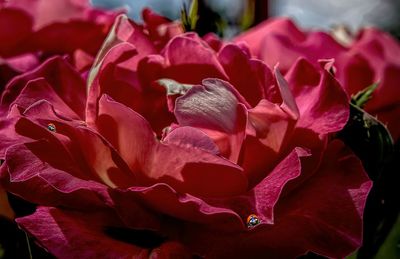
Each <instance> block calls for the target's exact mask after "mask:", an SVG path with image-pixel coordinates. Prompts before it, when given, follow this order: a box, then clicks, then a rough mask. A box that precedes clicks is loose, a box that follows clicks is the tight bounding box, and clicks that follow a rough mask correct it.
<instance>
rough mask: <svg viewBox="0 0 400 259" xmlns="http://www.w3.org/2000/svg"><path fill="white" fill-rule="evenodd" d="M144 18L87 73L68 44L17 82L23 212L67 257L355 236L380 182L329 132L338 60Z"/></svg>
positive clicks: (237, 251) (14, 98)
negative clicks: (278, 53) (29, 210)
mask: <svg viewBox="0 0 400 259" xmlns="http://www.w3.org/2000/svg"><path fill="white" fill-rule="evenodd" d="M138 28H141V27H140V26H139V25H137V24H135V23H133V22H131V21H129V20H127V19H126V18H124V17H123V16H119V17H118V18H117V20H116V22H115V25H114V27H113V29H112V31H111V32H110V34H109V37H108V38H107V40H106V42H105V44H104V45H103V46H104V47H103V49H102V50H101V51H100V53H99V54H98V56H97V58H96V61H95V63H94V66H93V68H92V70H91V72H90V73H89V77H88V89H86V88H85V81H84V80H83V79H82V77H81V74H80V73H79V72H77V71H76V70H75V68H74V67H73V66H71V65H70V64H68V62H67V61H66V60H65V59H63V58H60V57H54V58H52V59H49V60H47V61H46V62H45V63H43V64H42V65H41V66H40V67H39V68H38V69H37V70H35V71H32V72H30V73H26V74H24V75H22V76H20V77H18V78H15V79H14V80H12V81H11V82H10V83H9V84H8V85H7V88H6V91H5V92H4V93H3V95H2V99H1V103H0V109H1V110H2V111H3V113H4V114H6V115H5V116H4V117H3V119H2V121H1V124H0V134H2V135H3V136H6V137H4V141H2V142H1V144H0V158H4V160H5V161H4V163H3V165H2V166H1V170H0V176H1V177H0V179H1V184H2V186H3V187H4V188H5V189H6V190H7V191H9V192H11V193H14V194H16V195H18V196H20V197H22V198H24V199H26V200H28V201H30V202H33V203H36V204H38V205H39V207H38V209H37V210H36V212H35V213H34V214H32V215H28V216H25V217H22V218H19V219H17V222H18V224H19V225H20V226H21V227H22V228H23V229H24V230H26V231H27V232H28V233H29V234H30V235H32V236H33V237H35V238H36V240H37V242H38V243H39V244H40V245H41V246H43V247H45V248H46V249H47V250H48V251H49V252H50V253H52V254H54V255H55V256H57V257H59V258H71V257H80V258H99V257H103V258H120V257H133V256H136V257H138V258H147V257H152V258H153V256H154V257H155V258H186V257H188V258H190V256H191V255H199V256H205V257H206V258H244V257H248V258H254V257H256V258H265V257H296V256H298V255H301V254H304V253H306V252H307V251H314V252H316V253H319V254H321V255H325V256H329V257H344V256H346V255H347V254H349V253H350V252H352V251H354V250H355V249H356V248H357V247H358V246H359V245H360V243H361V233H362V216H363V209H364V205H365V200H366V197H367V194H368V192H369V190H370V188H371V182H370V181H369V179H368V177H367V176H366V174H365V172H364V170H363V168H362V165H361V163H360V161H359V160H358V158H357V157H355V156H354V155H353V154H352V153H351V151H349V149H348V148H346V146H345V145H344V144H343V143H342V142H341V141H339V140H336V139H335V140H332V139H331V138H332V137H333V135H332V134H334V133H335V132H337V131H339V130H341V129H342V128H343V126H344V125H345V124H346V122H347V119H348V116H349V106H348V101H349V100H348V98H347V96H346V94H345V92H344V91H343V89H342V88H341V86H340V85H339V84H338V82H337V81H336V80H335V78H334V77H333V76H332V75H331V74H330V73H329V71H327V70H325V69H323V68H316V67H314V66H313V65H312V64H310V63H309V62H308V61H306V60H304V59H299V60H298V61H296V62H294V64H293V66H292V67H291V68H290V69H289V71H288V72H287V74H286V79H285V78H283V76H282V75H281V74H280V72H279V69H278V68H274V69H273V70H272V71H271V70H270V69H269V68H268V66H267V65H266V64H265V63H264V62H262V61H260V60H257V59H253V58H251V57H250V55H249V50H248V48H247V47H246V46H245V45H243V44H239V45H236V44H227V45H225V46H222V47H221V48H220V50H219V51H218V52H216V51H215V50H214V49H213V48H211V47H210V46H209V45H208V44H207V43H206V42H205V41H203V40H202V39H201V38H199V37H198V36H197V35H196V34H194V33H187V34H182V35H177V36H175V37H173V38H172V39H171V40H169V41H168V42H167V44H166V45H165V46H164V47H163V48H162V49H160V48H159V46H160V45H157V44H159V42H157V41H154V40H153V39H154V38H152V37H153V36H152V35H151V33H149V32H148V31H146V30H140V29H138ZM54 75H57V76H56V77H55V76H54ZM149 240H150V242H146V241H149ZM185 256H186V257H185Z"/></svg>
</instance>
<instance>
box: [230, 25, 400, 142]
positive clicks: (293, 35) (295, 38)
mask: <svg viewBox="0 0 400 259" xmlns="http://www.w3.org/2000/svg"><path fill="white" fill-rule="evenodd" d="M342 39H343V37H342ZM344 39H345V41H344V42H343V41H338V40H336V39H335V37H333V36H331V35H329V34H327V33H325V32H322V31H302V30H301V29H299V28H298V27H297V26H296V25H295V24H294V23H293V22H292V21H291V20H289V19H286V18H276V19H272V20H268V21H266V22H263V23H261V24H260V25H258V26H256V27H254V28H252V29H251V30H249V31H248V32H245V33H243V34H242V35H239V36H238V37H237V38H236V39H235V41H237V42H239V41H245V42H247V44H249V47H250V50H251V51H252V54H253V55H254V56H256V57H258V58H260V59H261V60H263V61H264V62H266V63H267V64H268V65H270V66H274V65H275V64H277V63H279V67H280V68H281V69H282V71H283V73H285V72H286V71H288V70H289V68H290V66H291V64H292V63H293V62H294V61H295V60H296V59H297V58H299V57H304V58H306V59H307V60H309V61H310V62H311V63H312V64H314V66H318V60H320V59H331V58H333V59H334V68H335V75H336V77H337V79H338V80H339V82H340V83H341V84H342V86H343V87H344V89H345V90H346V92H347V93H348V95H349V96H351V95H355V94H356V93H358V92H359V91H361V90H363V89H365V88H366V87H368V86H370V85H372V84H374V83H377V82H378V83H379V85H378V88H377V89H376V90H375V91H374V92H373V95H372V96H373V97H372V99H371V100H370V101H369V102H368V103H367V105H366V106H365V109H366V111H367V112H369V113H371V114H372V115H376V116H377V117H378V119H379V120H380V121H382V122H383V123H385V124H386V125H387V127H388V128H389V130H390V132H391V134H392V136H393V139H394V140H398V139H399V137H400V120H399V119H398V118H399V116H400V94H399V93H400V88H399V82H400V76H399V75H400V73H399V72H400V60H399V59H398V58H397V57H398V56H399V55H400V44H399V43H398V41H397V40H396V39H394V38H392V37H391V36H390V35H389V34H387V33H385V32H383V31H381V30H379V29H376V28H365V29H363V30H361V31H360V32H359V33H358V34H357V35H356V36H354V37H353V36H351V35H348V34H347V35H345V37H344Z"/></svg>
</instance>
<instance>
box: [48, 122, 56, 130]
mask: <svg viewBox="0 0 400 259" xmlns="http://www.w3.org/2000/svg"><path fill="white" fill-rule="evenodd" d="M47 129H48V130H50V131H52V132H56V125H54V124H53V123H49V124H47Z"/></svg>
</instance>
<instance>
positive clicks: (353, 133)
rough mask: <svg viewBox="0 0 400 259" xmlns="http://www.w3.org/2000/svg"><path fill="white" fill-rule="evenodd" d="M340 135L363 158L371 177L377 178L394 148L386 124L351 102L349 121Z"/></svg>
mask: <svg viewBox="0 0 400 259" xmlns="http://www.w3.org/2000/svg"><path fill="white" fill-rule="evenodd" d="M338 137H339V138H340V139H342V140H343V141H344V142H345V143H346V144H347V145H348V146H349V147H350V148H351V149H352V150H353V152H354V153H355V154H356V155H357V156H358V157H359V158H360V159H361V161H362V163H363V165H364V168H365V169H366V171H367V173H368V175H369V177H370V178H371V179H372V180H376V179H377V178H378V177H379V175H380V174H381V171H382V168H383V165H384V164H385V163H386V162H387V159H388V158H389V157H390V156H391V154H392V153H393V149H394V145H393V139H392V137H391V135H390V133H389V131H388V129H387V128H386V126H385V125H383V124H382V123H381V122H380V121H379V120H377V119H376V118H375V117H373V116H372V115H370V114H369V113H367V112H365V111H364V110H362V109H361V108H359V107H358V106H356V105H355V104H353V103H351V104H350V118H349V121H348V122H347V124H346V126H345V127H344V128H343V130H342V131H341V132H339V133H338Z"/></svg>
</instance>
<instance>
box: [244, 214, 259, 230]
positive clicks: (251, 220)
mask: <svg viewBox="0 0 400 259" xmlns="http://www.w3.org/2000/svg"><path fill="white" fill-rule="evenodd" d="M246 222H247V227H248V228H252V227H255V226H257V225H258V224H260V223H261V221H260V219H259V218H258V216H257V215H255V214H251V215H249V216H248V217H247V220H246Z"/></svg>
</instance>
